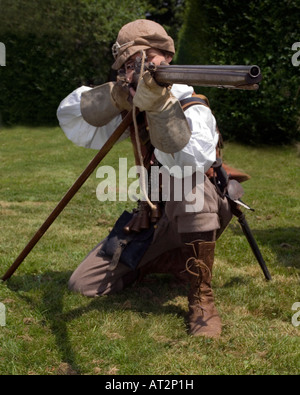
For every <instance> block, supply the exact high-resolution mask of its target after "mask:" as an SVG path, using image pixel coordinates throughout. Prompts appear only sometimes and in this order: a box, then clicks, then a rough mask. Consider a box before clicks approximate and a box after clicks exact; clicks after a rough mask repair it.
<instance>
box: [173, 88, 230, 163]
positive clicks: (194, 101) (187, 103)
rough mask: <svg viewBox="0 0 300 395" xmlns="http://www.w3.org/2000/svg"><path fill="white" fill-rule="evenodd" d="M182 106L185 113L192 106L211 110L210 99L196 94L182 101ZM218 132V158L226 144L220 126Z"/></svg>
mask: <svg viewBox="0 0 300 395" xmlns="http://www.w3.org/2000/svg"><path fill="white" fill-rule="evenodd" d="M180 104H181V107H182V109H183V111H185V110H187V109H188V108H190V107H191V106H195V105H202V106H205V107H208V108H210V105H209V100H208V98H207V97H206V96H204V95H200V94H196V93H195V92H194V93H193V94H192V96H191V97H188V98H186V99H183V100H181V101H180ZM217 131H218V134H219V141H218V145H217V156H221V149H222V148H224V142H223V138H222V135H221V133H220V130H219V128H218V126H217Z"/></svg>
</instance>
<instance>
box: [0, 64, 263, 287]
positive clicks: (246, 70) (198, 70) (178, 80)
mask: <svg viewBox="0 0 300 395" xmlns="http://www.w3.org/2000/svg"><path fill="white" fill-rule="evenodd" d="M147 67H148V68H149V70H150V71H151V72H153V74H154V78H155V80H156V81H157V82H158V83H161V84H189V85H193V86H203V87H219V88H228V89H251V90H256V89H258V87H259V85H258V84H259V82H260V81H261V79H262V76H261V72H260V68H259V67H258V66H212V65H207V66H205V65H204V66H203V65H201V66H176V65H174V66H173V65H171V66H170V65H160V66H155V67H154V68H153V66H151V64H150V63H149V64H148V66H147ZM131 123H132V111H130V112H129V113H128V114H127V115H126V117H125V118H124V119H123V121H122V123H121V124H120V125H119V126H118V128H117V129H116V130H115V131H114V133H113V134H112V136H111V137H110V138H109V139H108V140H107V142H106V143H105V144H104V146H103V147H102V148H101V149H100V151H99V152H98V153H97V155H96V156H95V157H94V159H93V160H92V161H91V162H90V164H89V165H88V166H87V168H86V169H85V170H84V171H83V173H82V174H81V175H80V176H79V177H78V179H77V180H76V181H75V183H74V184H73V185H72V187H71V188H70V189H69V190H68V191H67V193H66V194H65V196H64V197H63V198H62V199H61V201H60V202H59V203H58V205H57V206H56V207H55V209H54V210H53V211H52V213H51V214H50V215H49V217H48V218H47V219H46V221H45V222H44V223H43V224H42V226H41V227H40V228H39V229H38V231H37V232H36V233H35V235H34V236H33V237H32V239H31V240H30V241H29V243H28V244H27V245H26V246H25V248H24V249H23V251H22V252H21V253H20V254H19V256H18V257H17V258H16V260H15V261H14V263H13V264H12V265H11V267H10V268H9V269H8V270H7V272H6V273H5V274H4V275H3V277H2V278H1V280H2V281H6V280H7V279H9V278H10V277H11V276H12V274H13V273H14V272H15V271H16V270H17V268H18V267H19V266H20V265H21V263H22V262H23V261H24V259H25V258H26V257H27V255H28V254H29V253H30V251H31V250H32V249H33V248H34V246H35V245H36V244H37V242H38V241H39V240H40V239H41V237H42V236H43V235H44V234H45V232H46V231H47V230H48V229H49V227H50V226H51V224H52V223H53V222H54V221H55V219H56V218H57V217H58V215H59V214H60V213H61V212H62V210H63V209H64V208H65V207H66V205H67V204H68V203H69V202H70V200H71V199H72V198H73V196H74V195H75V194H76V193H77V191H78V190H79V189H80V188H81V186H82V185H83V184H84V183H85V181H86V180H87V179H88V177H89V176H90V175H91V174H92V172H93V171H94V170H95V168H96V167H97V166H98V165H99V163H100V162H101V160H102V159H103V158H104V157H105V156H106V155H107V153H108V152H109V151H110V150H111V148H112V147H113V145H114V144H115V143H116V142H117V141H118V139H119V138H120V137H121V135H122V134H123V133H124V132H125V130H126V129H127V128H128V127H129V125H130V124H131Z"/></svg>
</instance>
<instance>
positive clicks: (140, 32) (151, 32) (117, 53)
mask: <svg viewBox="0 0 300 395" xmlns="http://www.w3.org/2000/svg"><path fill="white" fill-rule="evenodd" d="M149 48H156V49H160V50H162V51H168V52H170V53H172V54H173V55H174V53H175V48H174V41H173V39H172V37H170V36H168V34H167V32H166V31H165V29H164V28H163V27H162V26H161V25H159V24H158V23H156V22H153V21H150V20H147V19H138V20H136V21H134V22H130V23H127V25H124V26H123V27H122V28H121V30H120V31H119V34H118V37H117V41H116V42H115V44H114V45H113V47H112V52H113V56H114V58H115V63H114V64H113V65H112V68H113V69H114V70H118V69H120V68H121V67H122V65H123V64H124V63H125V62H126V61H127V60H128V59H129V58H130V57H131V56H132V55H134V54H135V53H136V52H139V51H142V50H146V49H149Z"/></svg>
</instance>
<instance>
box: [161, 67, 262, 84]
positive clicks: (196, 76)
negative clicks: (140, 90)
mask: <svg viewBox="0 0 300 395" xmlns="http://www.w3.org/2000/svg"><path fill="white" fill-rule="evenodd" d="M154 78H155V80H156V81H157V82H158V83H160V84H187V85H192V86H202V87H218V88H228V89H250V90H256V89H258V88H259V85H258V84H259V83H260V82H261V80H262V75H261V71H260V68H259V67H258V66H256V65H251V66H229V65H224V66H214V65H200V66H199V65H191V66H190V65H189V66H184V65H160V66H157V67H156V69H155V70H154Z"/></svg>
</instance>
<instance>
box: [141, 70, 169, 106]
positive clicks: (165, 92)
mask: <svg viewBox="0 0 300 395" xmlns="http://www.w3.org/2000/svg"><path fill="white" fill-rule="evenodd" d="M171 97H172V95H171V92H170V89H169V88H166V87H163V86H160V85H158V84H157V83H156V81H155V79H154V78H153V77H152V75H151V73H150V72H149V71H146V72H145V73H144V74H143V77H142V79H141V81H140V82H139V84H138V86H137V89H136V92H135V94H134V97H133V104H134V105H135V106H136V107H138V108H139V110H140V111H148V112H149V111H150V112H161V111H163V110H164V108H165V106H166V104H167V102H168V100H169V99H170V98H171Z"/></svg>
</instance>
